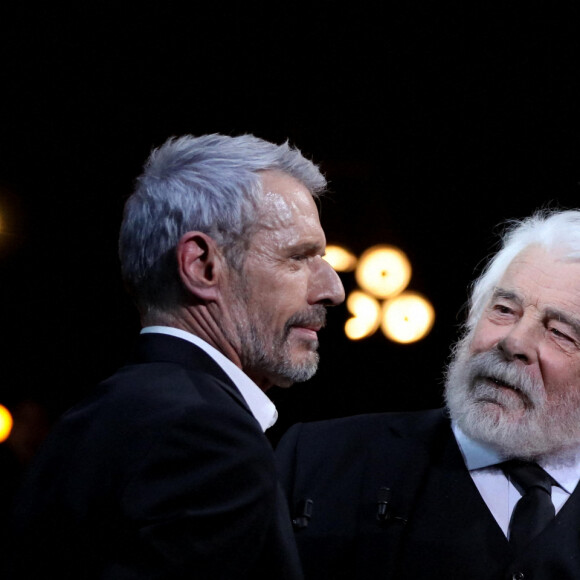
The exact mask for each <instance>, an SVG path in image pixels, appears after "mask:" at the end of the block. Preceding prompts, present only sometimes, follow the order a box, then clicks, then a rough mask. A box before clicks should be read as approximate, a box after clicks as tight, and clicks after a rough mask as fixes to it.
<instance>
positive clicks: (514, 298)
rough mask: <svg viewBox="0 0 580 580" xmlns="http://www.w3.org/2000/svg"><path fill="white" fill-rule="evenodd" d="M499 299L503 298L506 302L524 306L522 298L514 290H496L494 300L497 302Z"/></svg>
mask: <svg viewBox="0 0 580 580" xmlns="http://www.w3.org/2000/svg"><path fill="white" fill-rule="evenodd" d="M498 298H503V299H504V300H510V301H511V302H515V303H517V304H522V302H523V301H522V298H521V296H519V295H518V294H516V293H515V292H513V291H512V290H506V289H505V288H497V287H496V288H495V290H494V291H493V295H492V300H497V299H498Z"/></svg>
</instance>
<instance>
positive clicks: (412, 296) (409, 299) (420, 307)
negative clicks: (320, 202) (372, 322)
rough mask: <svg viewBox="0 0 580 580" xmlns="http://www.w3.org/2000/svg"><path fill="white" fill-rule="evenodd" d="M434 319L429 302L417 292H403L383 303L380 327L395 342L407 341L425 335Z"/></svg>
mask: <svg viewBox="0 0 580 580" xmlns="http://www.w3.org/2000/svg"><path fill="white" fill-rule="evenodd" d="M434 321H435V310H434V308H433V306H431V303H430V302H429V301H428V300H427V299H426V298H425V297H423V296H421V295H420V294H418V293H417V292H403V294H400V295H399V296H397V297H396V298H393V299H392V300H388V301H387V302H385V303H384V304H383V314H382V320H381V329H382V331H383V332H384V333H385V335H386V336H387V337H388V338H390V339H391V340H394V341H395V342H402V343H405V344H406V343H409V342H415V341H417V340H421V339H422V338H423V337H425V336H426V335H427V334H428V333H429V331H430V330H431V328H432V327H433V323H434Z"/></svg>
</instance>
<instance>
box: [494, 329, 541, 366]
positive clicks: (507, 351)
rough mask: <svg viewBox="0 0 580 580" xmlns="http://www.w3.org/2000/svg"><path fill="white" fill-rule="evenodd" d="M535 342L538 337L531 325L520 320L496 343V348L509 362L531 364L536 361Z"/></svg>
mask: <svg viewBox="0 0 580 580" xmlns="http://www.w3.org/2000/svg"><path fill="white" fill-rule="evenodd" d="M537 342H538V336H537V332H536V330H535V328H534V327H533V325H532V324H531V323H530V322H529V321H526V320H524V319H520V320H519V321H518V322H517V323H515V324H514V325H513V326H512V327H511V328H510V329H509V331H508V332H507V334H506V335H505V336H504V337H503V338H502V339H501V340H500V341H499V342H498V345H497V347H498V349H499V350H500V352H502V353H503V355H504V356H505V358H506V359H507V360H509V361H515V360H519V361H521V362H523V363H524V364H533V363H534V362H536V361H537V360H538V352H537Z"/></svg>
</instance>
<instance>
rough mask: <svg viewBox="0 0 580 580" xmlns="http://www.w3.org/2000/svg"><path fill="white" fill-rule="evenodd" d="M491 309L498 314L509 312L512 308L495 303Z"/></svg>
mask: <svg viewBox="0 0 580 580" xmlns="http://www.w3.org/2000/svg"><path fill="white" fill-rule="evenodd" d="M493 309H494V310H495V311H496V312H499V313H500V314H511V312H512V309H511V308H510V307H509V306H505V305H504V304H496V305H495V306H494V307H493Z"/></svg>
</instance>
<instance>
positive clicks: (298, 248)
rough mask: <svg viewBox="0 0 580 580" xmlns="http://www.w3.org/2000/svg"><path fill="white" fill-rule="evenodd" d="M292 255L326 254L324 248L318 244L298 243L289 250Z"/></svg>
mask: <svg viewBox="0 0 580 580" xmlns="http://www.w3.org/2000/svg"><path fill="white" fill-rule="evenodd" d="M288 250H289V252H290V253H294V252H298V253H301V254H318V253H324V246H323V245H321V244H319V243H318V242H298V243H297V244H294V245H293V246H291V247H290V248H288Z"/></svg>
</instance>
